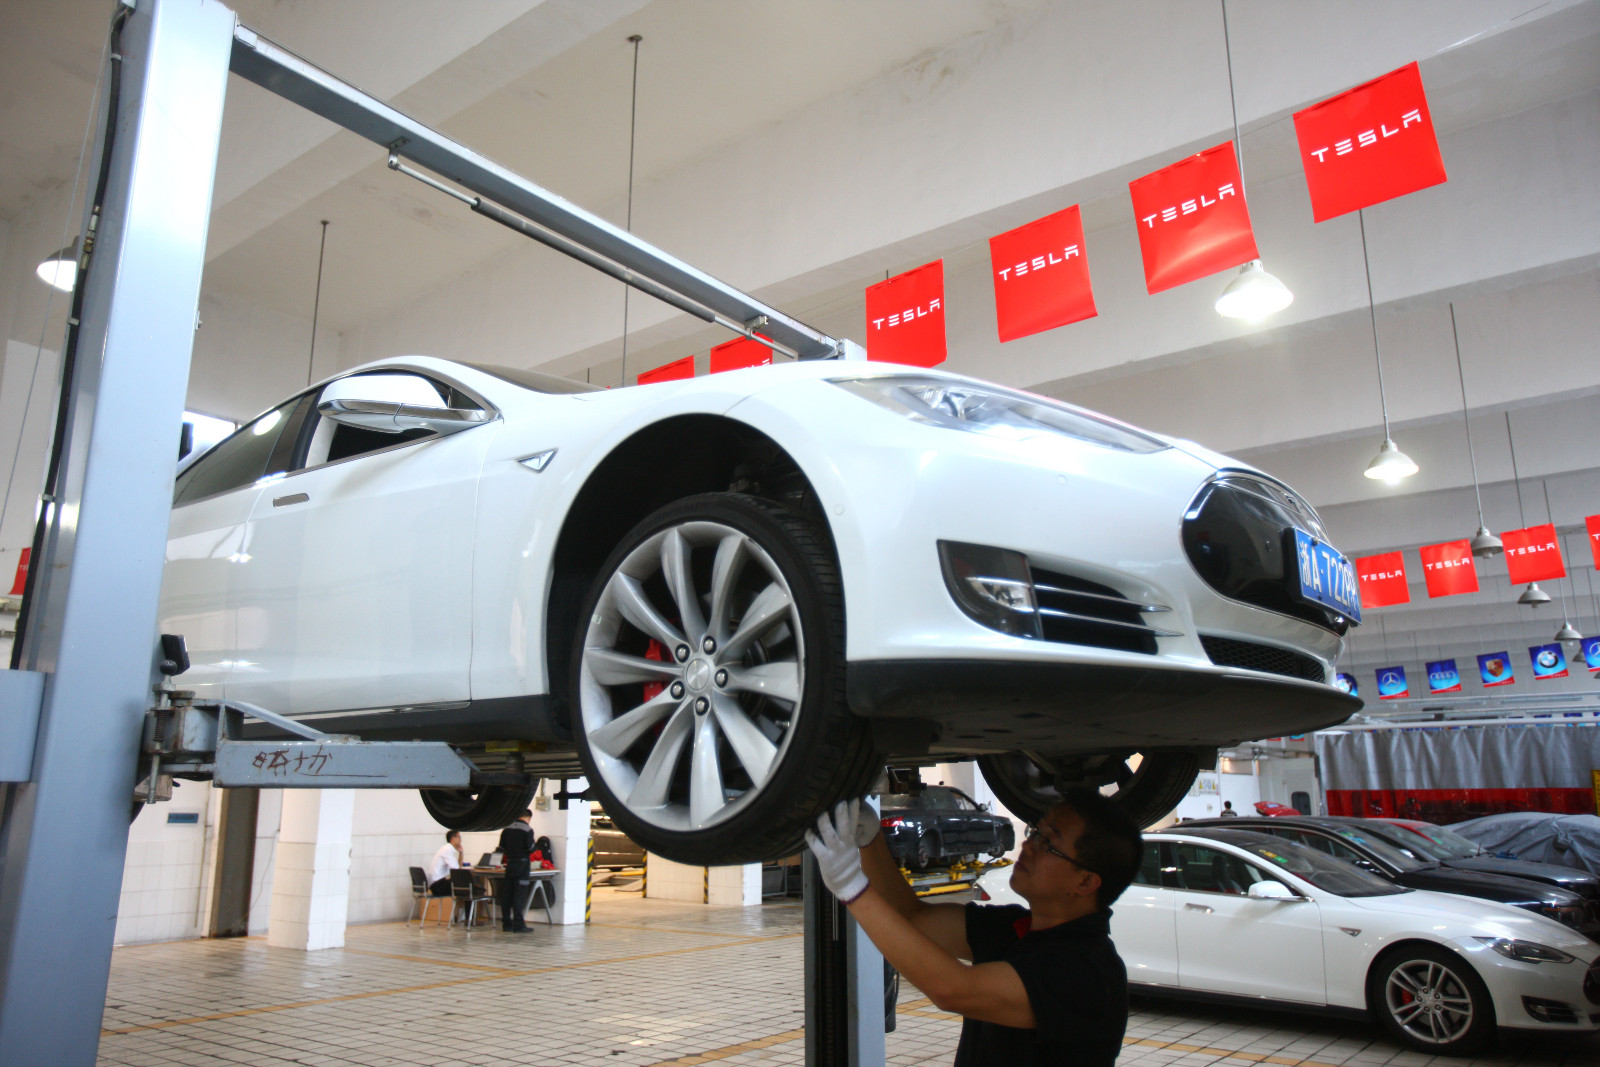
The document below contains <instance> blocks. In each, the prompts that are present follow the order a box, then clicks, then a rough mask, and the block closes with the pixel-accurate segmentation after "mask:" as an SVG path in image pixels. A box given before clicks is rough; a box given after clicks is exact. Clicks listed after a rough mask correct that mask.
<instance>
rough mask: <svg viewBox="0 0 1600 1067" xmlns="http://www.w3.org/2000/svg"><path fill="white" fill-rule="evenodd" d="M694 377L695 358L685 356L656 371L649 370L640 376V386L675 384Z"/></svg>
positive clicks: (663, 365)
mask: <svg viewBox="0 0 1600 1067" xmlns="http://www.w3.org/2000/svg"><path fill="white" fill-rule="evenodd" d="M693 377H694V357H693V356H684V357H683V358H682V359H675V360H673V361H672V362H671V363H663V364H662V365H661V366H659V367H657V368H656V369H655V370H647V371H645V372H644V373H643V374H641V375H639V384H640V385H650V384H652V383H654V382H675V381H678V380H680V379H683V378H693Z"/></svg>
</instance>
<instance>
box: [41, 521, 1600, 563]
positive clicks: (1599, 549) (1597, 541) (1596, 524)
mask: <svg viewBox="0 0 1600 1067" xmlns="http://www.w3.org/2000/svg"><path fill="white" fill-rule="evenodd" d="M1583 525H1584V528H1585V529H1586V530H1587V531H1588V534H1589V551H1590V552H1592V553H1594V565H1595V568H1596V569H1597V570H1600V515H1590V516H1589V517H1588V518H1587V519H1584V520H1583ZM23 551H27V550H26V549H24V550H23Z"/></svg>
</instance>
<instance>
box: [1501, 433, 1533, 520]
mask: <svg viewBox="0 0 1600 1067" xmlns="http://www.w3.org/2000/svg"><path fill="white" fill-rule="evenodd" d="M1506 444H1507V445H1509V446H1511V480H1512V481H1513V482H1514V483H1516V486H1517V518H1519V519H1521V520H1522V528H1523V529H1524V530H1526V529H1527V528H1528V513H1527V512H1526V511H1523V510H1522V475H1520V474H1518V473H1517V441H1516V438H1514V437H1512V436H1511V412H1509V411H1508V412H1506Z"/></svg>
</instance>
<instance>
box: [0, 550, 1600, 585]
mask: <svg viewBox="0 0 1600 1067" xmlns="http://www.w3.org/2000/svg"><path fill="white" fill-rule="evenodd" d="M1596 551H1600V549H1597V550H1596ZM32 553H33V549H32V548H25V549H23V550H22V555H21V556H20V557H18V559H17V577H16V578H15V580H13V581H12V583H11V594H10V595H11V596H21V595H22V592H23V590H24V589H26V588H27V586H28V557H29V556H30V555H32Z"/></svg>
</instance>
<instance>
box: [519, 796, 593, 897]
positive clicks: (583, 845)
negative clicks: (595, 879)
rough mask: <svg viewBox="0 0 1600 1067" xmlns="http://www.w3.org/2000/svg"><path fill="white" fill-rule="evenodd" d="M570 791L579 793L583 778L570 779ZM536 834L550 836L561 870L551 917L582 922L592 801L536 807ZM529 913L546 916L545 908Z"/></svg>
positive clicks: (554, 887)
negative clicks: (545, 807)
mask: <svg viewBox="0 0 1600 1067" xmlns="http://www.w3.org/2000/svg"><path fill="white" fill-rule="evenodd" d="M567 786H568V790H569V791H570V792H573V793H580V792H582V791H583V789H584V782H583V780H582V779H572V780H569V781H568V782H567ZM528 825H529V826H531V827H533V833H534V836H535V837H548V838H549V839H550V850H551V851H552V852H554V853H555V865H556V866H557V867H559V868H561V873H560V874H558V875H556V876H555V878H554V879H552V883H553V884H552V885H551V886H550V888H551V890H552V891H553V892H552V893H551V898H550V899H551V905H550V917H551V918H552V919H554V920H555V922H556V923H557V925H561V926H568V925H571V924H573V923H581V922H583V912H584V903H585V898H586V896H587V894H588V888H589V802H588V801H587V800H571V801H568V802H567V810H565V811H562V810H561V808H560V806H559V804H558V802H556V801H551V802H550V807H549V809H548V810H546V811H540V810H538V809H537V808H535V809H534V812H533V818H531V819H529V820H528ZM530 914H532V915H533V916H534V921H535V922H537V921H539V920H540V919H542V918H543V916H544V911H543V909H535V910H534V911H532V912H531V913H530Z"/></svg>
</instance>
